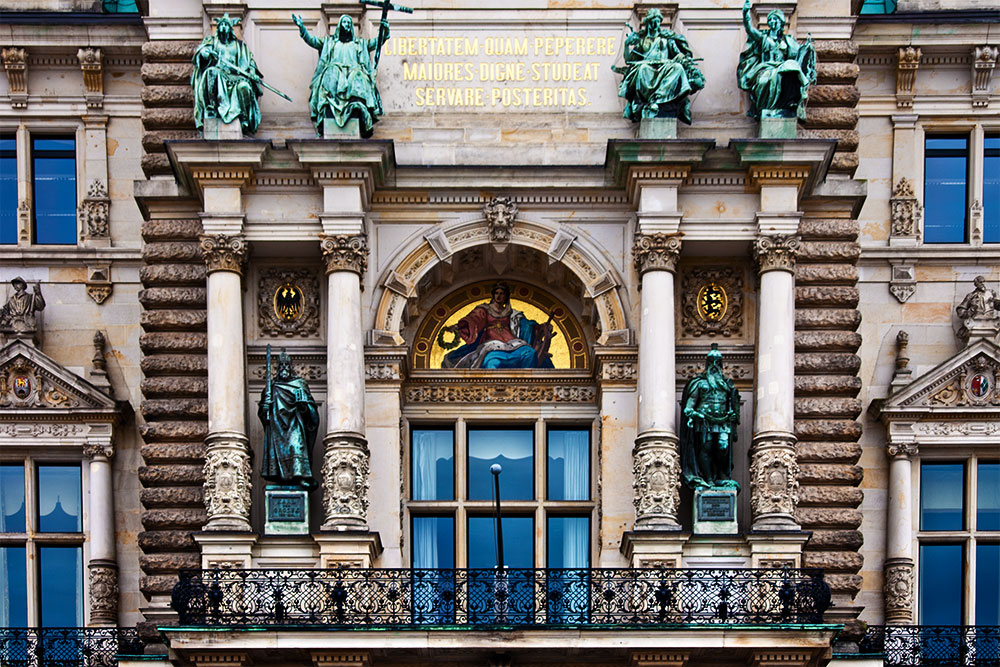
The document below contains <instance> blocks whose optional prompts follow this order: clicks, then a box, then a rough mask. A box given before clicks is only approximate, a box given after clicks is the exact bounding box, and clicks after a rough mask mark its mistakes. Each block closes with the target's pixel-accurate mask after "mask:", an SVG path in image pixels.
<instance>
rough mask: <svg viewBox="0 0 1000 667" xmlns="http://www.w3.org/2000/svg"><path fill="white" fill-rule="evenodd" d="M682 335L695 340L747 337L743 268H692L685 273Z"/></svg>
mask: <svg viewBox="0 0 1000 667" xmlns="http://www.w3.org/2000/svg"><path fill="white" fill-rule="evenodd" d="M706 306H707V307H706ZM681 335H683V336H691V337H694V338H700V337H702V336H709V337H714V336H721V337H723V338H731V337H733V336H742V335H743V271H742V270H741V269H739V268H736V267H721V268H720V267H689V268H687V269H685V270H684V271H683V277H682V279H681Z"/></svg>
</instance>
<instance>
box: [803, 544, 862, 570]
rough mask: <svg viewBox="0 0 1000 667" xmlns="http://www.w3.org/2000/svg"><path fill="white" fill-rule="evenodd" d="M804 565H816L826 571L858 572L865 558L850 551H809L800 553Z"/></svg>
mask: <svg viewBox="0 0 1000 667" xmlns="http://www.w3.org/2000/svg"><path fill="white" fill-rule="evenodd" d="M802 564H803V565H804V566H805V567H818V568H820V569H822V570H825V571H827V572H858V571H860V570H861V566H862V565H864V564H865V558H864V556H862V555H861V554H859V553H853V552H850V551H811V550H808V549H807V550H806V551H805V552H804V553H803V554H802Z"/></svg>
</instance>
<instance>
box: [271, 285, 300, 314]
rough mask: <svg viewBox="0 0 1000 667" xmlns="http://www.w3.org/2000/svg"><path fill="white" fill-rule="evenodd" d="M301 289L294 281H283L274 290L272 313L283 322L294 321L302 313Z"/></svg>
mask: <svg viewBox="0 0 1000 667" xmlns="http://www.w3.org/2000/svg"><path fill="white" fill-rule="evenodd" d="M303 305H304V304H303V296H302V290H301V289H299V286H298V285H296V284H295V283H284V284H283V285H279V286H278V288H277V289H276V290H274V314H275V315H276V316H277V317H278V319H279V320H282V321H283V322H294V321H295V320H297V319H298V318H299V315H301V314H302V307H303Z"/></svg>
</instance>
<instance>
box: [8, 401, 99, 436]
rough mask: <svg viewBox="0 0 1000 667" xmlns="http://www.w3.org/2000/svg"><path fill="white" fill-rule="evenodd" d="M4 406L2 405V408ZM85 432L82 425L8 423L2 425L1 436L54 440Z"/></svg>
mask: <svg viewBox="0 0 1000 667" xmlns="http://www.w3.org/2000/svg"><path fill="white" fill-rule="evenodd" d="M2 406H3V404H2V403H0V407H2ZM81 431H83V426H81V425H80V424H63V423H54V424H38V423H31V424H28V423H16V424H15V423H7V424H0V435H4V436H6V437H9V438H38V437H53V438H68V437H72V436H75V435H78V434H79V433H80V432H81Z"/></svg>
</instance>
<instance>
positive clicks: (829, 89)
mask: <svg viewBox="0 0 1000 667" xmlns="http://www.w3.org/2000/svg"><path fill="white" fill-rule="evenodd" d="M860 100H861V91H859V90H858V87H857V86H854V85H851V84H830V83H828V84H821V85H816V86H813V87H812V88H810V89H809V106H810V107H813V106H817V107H830V106H837V107H848V108H853V107H855V106H857V104H858V102H859V101H860Z"/></svg>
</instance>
